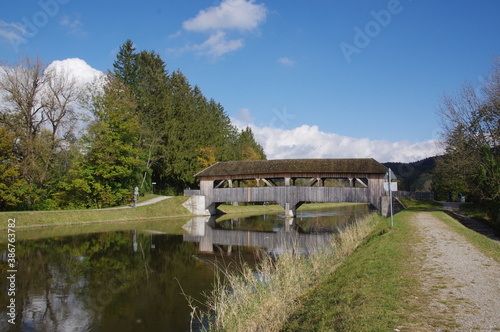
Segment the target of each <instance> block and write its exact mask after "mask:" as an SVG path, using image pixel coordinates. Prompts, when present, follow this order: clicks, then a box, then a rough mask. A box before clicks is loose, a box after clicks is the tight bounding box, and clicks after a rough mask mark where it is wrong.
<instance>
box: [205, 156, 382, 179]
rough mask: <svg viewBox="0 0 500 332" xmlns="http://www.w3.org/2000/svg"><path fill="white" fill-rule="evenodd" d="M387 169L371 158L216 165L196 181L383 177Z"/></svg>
mask: <svg viewBox="0 0 500 332" xmlns="http://www.w3.org/2000/svg"><path fill="white" fill-rule="evenodd" d="M386 172H387V168H386V167H385V166H384V165H382V164H380V163H379V162H378V161H376V160H375V159H372V158H363V159H278V160H247V161H227V162H218V163H216V164H213V165H212V166H210V167H208V168H206V169H204V170H203V171H201V172H199V173H197V174H195V176H196V177H218V176H221V177H224V176H238V175H246V176H248V175H257V174H286V173H295V174H297V173H333V174H335V173H344V174H345V173H351V174H352V173H356V174H385V173H386Z"/></svg>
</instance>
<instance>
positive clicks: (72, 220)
mask: <svg viewBox="0 0 500 332" xmlns="http://www.w3.org/2000/svg"><path fill="white" fill-rule="evenodd" d="M187 199H188V197H183V196H176V197H172V198H169V199H166V200H163V201H160V202H158V203H155V204H151V205H145V206H140V207H136V208H123V209H101V210H72V211H65V210H62V211H34V212H2V213H0V219H2V222H1V223H0V228H6V227H7V220H8V219H9V218H15V219H16V227H35V226H38V227H39V226H51V225H63V224H81V223H92V222H120V221H132V220H145V219H158V218H165V217H181V216H188V215H191V213H190V212H189V211H188V210H187V209H185V208H184V207H183V206H182V203H184V202H185V201H186V200H187Z"/></svg>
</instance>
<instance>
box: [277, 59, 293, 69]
mask: <svg viewBox="0 0 500 332" xmlns="http://www.w3.org/2000/svg"><path fill="white" fill-rule="evenodd" d="M278 62H279V63H281V64H282V65H284V66H290V67H291V66H295V61H294V60H292V59H290V58H288V57H284V58H279V59H278Z"/></svg>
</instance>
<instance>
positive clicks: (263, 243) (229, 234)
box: [183, 205, 368, 255]
mask: <svg viewBox="0 0 500 332" xmlns="http://www.w3.org/2000/svg"><path fill="white" fill-rule="evenodd" d="M366 213H368V205H360V207H358V210H357V213H353V212H352V211H351V212H350V213H349V214H343V215H341V220H338V217H339V214H338V213H333V214H332V213H330V214H328V213H326V216H324V217H323V218H326V219H329V220H330V222H329V225H328V226H320V227H312V226H310V225H309V226H306V225H307V224H308V223H307V222H304V220H313V219H314V217H316V218H318V214H310V215H309V216H310V217H311V218H304V219H302V218H300V217H299V218H296V217H294V218H284V217H278V216H273V217H272V218H275V219H276V218H278V219H279V221H276V220H275V226H273V227H272V228H271V229H266V230H264V231H262V230H259V231H256V230H248V229H223V228H222V226H221V224H222V223H225V224H226V226H228V227H230V228H231V226H232V225H233V226H236V227H234V228H241V220H240V219H238V218H235V219H231V220H226V221H225V222H216V218H215V217H214V216H210V217H209V216H205V217H195V218H193V219H192V220H191V221H189V222H188V223H186V224H185V225H184V226H183V229H184V230H185V231H186V232H188V235H184V236H183V240H184V241H185V242H198V243H199V250H200V252H204V253H211V252H213V251H214V247H216V248H217V247H219V248H220V247H221V246H227V250H228V251H231V249H232V247H233V246H235V247H253V248H260V249H264V250H265V251H266V252H267V253H269V254H271V255H279V254H280V253H282V252H283V251H288V250H294V251H297V250H299V251H300V252H301V253H302V254H306V255H307V254H310V253H312V252H314V251H316V250H321V248H324V247H325V246H326V245H328V244H329V243H330V241H331V239H332V233H335V232H337V230H338V228H339V227H342V226H344V225H345V224H347V223H349V222H350V221H351V220H354V219H355V217H356V215H358V214H366ZM261 217H262V216H261ZM298 219H299V221H298ZM333 219H335V220H336V221H333ZM299 225H302V226H304V227H307V230H308V232H305V231H304V230H303V229H302V227H300V226H299ZM243 227H244V226H243ZM258 228H261V229H262V227H258Z"/></svg>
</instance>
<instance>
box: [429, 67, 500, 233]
mask: <svg viewBox="0 0 500 332" xmlns="http://www.w3.org/2000/svg"><path fill="white" fill-rule="evenodd" d="M499 100H500V58H499V59H498V60H497V61H496V63H495V64H494V66H493V71H492V75H490V77H489V78H488V80H487V83H486V85H485V86H484V87H483V89H482V91H481V93H478V92H477V91H476V90H475V89H474V87H473V86H472V85H471V84H465V85H464V86H463V88H462V89H461V91H460V92H459V94H458V95H457V96H448V95H447V96H445V97H444V98H443V101H442V106H441V109H440V111H439V114H440V116H441V119H442V127H443V129H444V137H445V150H446V155H445V156H444V157H443V158H442V159H441V160H440V162H439V163H438V165H437V169H436V173H435V177H436V185H437V187H438V190H441V191H445V190H449V191H462V194H466V195H467V196H469V198H471V199H473V200H475V201H477V202H481V203H483V204H485V205H486V206H488V208H489V209H490V215H491V217H492V218H493V220H496V222H497V223H498V224H500V212H499V208H500V166H499V165H500V146H499V143H500V107H499V106H500V104H499Z"/></svg>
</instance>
